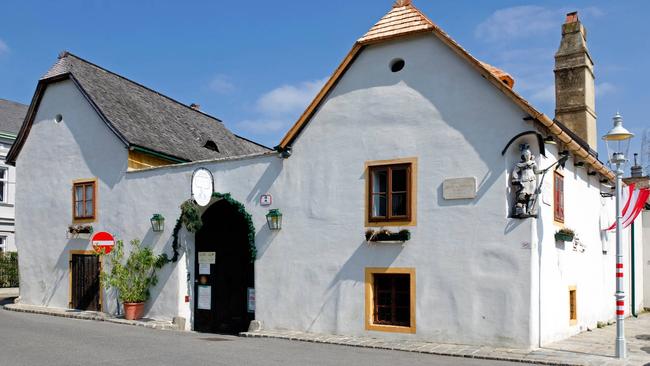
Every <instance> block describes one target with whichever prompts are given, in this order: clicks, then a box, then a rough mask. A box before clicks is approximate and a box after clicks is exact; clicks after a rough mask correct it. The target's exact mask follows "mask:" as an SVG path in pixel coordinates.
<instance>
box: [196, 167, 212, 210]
mask: <svg viewBox="0 0 650 366" xmlns="http://www.w3.org/2000/svg"><path fill="white" fill-rule="evenodd" d="M213 192H214V178H213V177H212V173H211V172H210V171H209V170H207V169H205V168H198V169H197V170H195V171H194V173H193V174H192V198H193V199H194V201H196V203H197V204H198V205H199V206H202V207H204V206H207V205H208V204H209V203H210V200H211V199H212V193H213Z"/></svg>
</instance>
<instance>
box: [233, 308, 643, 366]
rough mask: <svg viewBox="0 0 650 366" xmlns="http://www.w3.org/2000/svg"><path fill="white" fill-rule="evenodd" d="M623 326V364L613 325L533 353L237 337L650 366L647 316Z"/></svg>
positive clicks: (295, 336)
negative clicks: (616, 355) (617, 352)
mask: <svg viewBox="0 0 650 366" xmlns="http://www.w3.org/2000/svg"><path fill="white" fill-rule="evenodd" d="M625 327H626V331H625V333H626V339H627V348H628V357H627V359H626V360H624V361H622V360H617V359H615V358H614V339H615V335H616V326H615V325H611V326H607V327H605V328H602V329H594V330H593V331H588V332H583V333H581V334H578V335H576V336H574V337H571V338H569V339H566V340H563V341H560V342H556V343H551V344H549V345H547V346H545V347H542V348H539V349H534V350H524V349H512V348H495V347H487V346H469V345H458V344H442V343H431V342H419V341H408V340H404V341H388V340H380V339H376V338H369V337H348V336H338V335H326V334H316V333H305V332H296V331H283V330H261V331H257V332H245V333H241V336H244V337H264V338H279V339H288V340H295V341H304V342H316V343H327V344H339V345H346V346H354V347H366V348H378V349H389V350H399V351H407V352H419V353H428V354H435V355H444V356H456V357H469V358H479V359H489V360H503V361H516V362H527V363H535V364H542V365H589V366H591V365H594V366H595V365H598V366H609V365H616V366H620V365H637V366H642V365H649V366H650V314H642V315H640V316H639V317H638V318H628V319H627V320H626V322H625Z"/></svg>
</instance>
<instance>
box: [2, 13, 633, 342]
mask: <svg viewBox="0 0 650 366" xmlns="http://www.w3.org/2000/svg"><path fill="white" fill-rule="evenodd" d="M398 3H399V4H398V5H396V6H395V7H394V8H393V9H392V10H391V11H390V12H389V13H388V14H387V15H386V16H384V17H383V18H382V19H381V20H380V21H379V22H378V23H377V24H376V25H375V26H374V27H373V28H372V29H371V30H370V31H369V32H368V33H366V34H365V35H364V36H363V37H361V38H360V39H359V40H358V41H357V42H356V43H355V45H354V46H353V48H352V50H351V51H350V53H349V54H348V55H347V56H346V57H345V59H344V60H343V62H342V64H341V65H340V66H339V67H338V68H337V69H336V70H335V71H334V74H333V75H332V77H331V78H330V79H329V81H328V82H327V83H326V84H325V86H324V88H323V89H322V90H321V91H320V93H319V94H318V95H317V96H316V98H315V100H314V101H313V102H312V103H311V104H310V105H309V106H308V107H307V110H306V111H305V113H304V114H303V115H302V117H301V118H300V119H299V120H298V121H297V123H296V124H295V125H294V126H293V127H292V128H291V129H290V130H289V131H288V133H287V134H286V136H285V137H284V138H283V140H282V141H281V142H280V144H279V146H278V147H276V151H270V150H267V149H266V148H264V147H262V146H260V145H257V144H254V143H252V142H250V141H247V140H245V139H242V138H240V137H237V136H235V135H233V134H232V133H230V132H229V131H228V130H227V129H225V128H224V127H223V125H222V124H221V122H220V121H218V120H216V119H214V118H212V117H209V116H207V115H205V114H203V113H201V112H199V111H196V110H194V109H192V108H190V107H187V106H185V105H182V104H180V103H178V102H175V101H174V100H171V99H169V98H167V97H164V96H162V95H160V94H159V93H156V92H154V91H152V90H150V89H147V88H145V87H143V86H141V85H139V84H136V83H134V82H132V81H130V80H127V79H124V78H122V77H120V76H118V75H116V74H113V73H112V72H110V71H107V70H105V69H102V68H100V67H98V66H96V65H93V64H91V63H89V62H87V61H84V60H82V59H80V58H78V57H77V56H74V55H72V54H69V53H65V54H63V55H62V56H61V57H60V59H59V60H58V61H57V63H56V64H55V65H54V66H53V67H52V69H51V70H50V71H49V72H48V73H47V74H46V76H45V77H44V78H43V79H41V80H40V81H39V83H38V86H37V90H36V94H35V97H34V102H33V104H32V108H31V109H30V113H29V115H28V116H27V118H26V123H25V124H24V125H23V127H22V129H21V131H20V134H19V136H18V138H17V143H16V144H15V145H14V147H13V148H12V150H11V152H10V154H9V159H8V160H9V161H10V162H11V163H15V164H16V166H17V167H19V169H18V177H17V181H18V183H19V186H18V187H19V190H18V192H17V197H18V200H19V202H20V205H19V206H18V210H17V212H16V220H17V226H16V229H17V235H18V239H19V249H20V250H21V253H22V254H21V256H20V269H21V294H20V295H21V301H22V302H24V303H27V304H35V305H43V306H52V307H76V308H82V309H89V308H90V309H101V310H103V311H107V312H110V313H115V312H116V311H117V309H116V304H115V294H114V293H113V292H112V291H105V290H103V289H99V286H98V285H97V276H96V275H93V276H91V278H85V279H83V280H80V279H79V276H77V273H76V271H77V269H76V268H77V266H76V265H75V263H77V261H84V260H88V261H89V263H90V262H92V263H90V264H91V265H93V266H95V268H96V269H97V268H98V267H99V263H98V262H97V259H93V258H96V257H93V256H92V255H90V253H92V252H91V251H92V248H91V247H90V244H89V242H88V239H87V238H83V239H82V238H79V237H72V238H68V237H66V236H65V235H64V232H65V231H66V229H67V228H68V227H69V226H70V225H75V224H78V223H84V224H91V225H92V226H93V228H94V229H95V231H100V230H102V231H109V232H112V233H114V234H115V235H116V236H117V237H119V238H121V239H124V240H127V241H128V240H130V239H135V238H139V239H142V240H143V242H144V243H145V244H146V245H149V246H151V247H152V248H154V250H155V251H156V252H159V251H164V252H166V253H170V254H171V253H172V246H173V243H174V239H173V237H174V235H173V229H174V224H175V223H176V219H177V218H178V217H179V214H180V209H179V206H180V205H181V203H183V202H184V201H186V200H187V199H189V198H190V197H191V192H190V181H191V178H192V174H193V172H194V171H195V170H196V169H197V168H206V169H208V170H209V171H210V172H211V173H212V175H213V176H214V181H215V183H214V188H215V190H216V191H217V192H220V193H230V197H231V198H232V199H234V200H236V201H238V202H240V203H241V204H242V205H243V206H240V205H238V204H237V203H236V202H233V201H232V200H230V199H223V198H219V197H216V198H213V199H212V202H211V204H210V205H208V206H207V207H206V208H204V209H201V215H202V216H201V217H202V220H203V226H202V228H201V229H200V230H199V231H198V232H197V233H196V234H193V233H190V232H188V231H187V230H185V229H183V230H181V232H180V234H179V239H180V244H181V245H180V257H179V260H178V261H177V262H173V263H170V264H168V265H166V266H165V267H163V269H162V270H161V272H160V275H159V279H160V281H159V283H158V285H157V287H156V288H154V289H153V290H152V298H151V300H150V301H149V302H148V304H147V316H148V317H151V318H157V319H171V318H172V317H175V316H181V317H185V318H186V319H188V321H187V323H186V324H187V328H188V329H194V330H198V331H211V332H237V331H241V330H245V329H246V327H247V325H248V323H249V321H250V320H252V319H256V320H259V321H260V322H261V323H262V324H263V326H264V327H266V328H270V329H274V328H275V329H296V330H301V331H308V332H319V333H336V334H348V335H371V336H373V337H384V338H404V339H423V340H431V341H439V342H451V343H470V344H488V345H500V346H508V347H537V346H539V345H542V344H546V343H548V342H551V341H554V340H557V339H562V338H565V337H568V336H570V335H572V334H575V333H578V332H580V331H583V330H586V329H588V328H593V327H595V326H596V324H597V322H598V321H608V320H611V319H612V318H613V317H614V312H615V302H614V297H613V294H614V287H615V281H614V270H613V269H614V268H615V266H614V263H615V256H614V249H613V244H612V243H613V240H614V237H613V235H611V234H610V233H607V232H604V231H602V229H603V228H604V227H605V226H607V225H608V224H609V223H610V222H611V220H613V216H614V215H613V211H614V206H613V204H614V203H613V199H612V198H611V197H609V198H608V197H602V196H601V192H605V193H607V192H610V188H609V187H608V186H607V185H606V184H608V183H609V182H611V180H612V179H613V175H612V173H611V172H610V171H609V170H608V169H607V168H606V167H605V166H604V165H603V164H602V163H601V162H600V161H599V160H598V158H597V156H596V153H595V150H596V146H595V143H596V141H598V139H597V138H596V137H595V136H594V134H595V133H596V130H595V128H593V127H594V126H593V124H595V120H593V118H592V117H594V116H595V106H594V101H593V98H591V96H592V94H593V90H594V89H593V88H594V87H593V74H592V71H593V68H592V66H593V64H592V63H591V59H590V57H589V54H588V51H587V48H586V45H585V32H584V29H583V27H582V25H581V24H580V22H579V20H578V19H577V15H576V14H570V15H569V17H567V21H566V24H564V25H563V40H562V43H561V44H562V45H561V47H560V50H559V51H558V53H557V55H556V75H558V79H557V91H556V94H557V95H558V97H560V101H559V102H558V112H557V113H558V117H560V116H562V118H565V119H566V120H567V124H570V125H571V126H572V128H573V130H571V129H569V128H568V127H566V126H565V125H564V124H562V123H561V122H560V121H558V120H554V119H551V118H549V117H547V116H546V115H544V114H543V113H541V112H539V111H538V110H536V109H535V108H534V107H532V106H531V105H530V103H528V102H527V101H526V100H524V99H523V98H522V97H521V96H519V95H518V94H517V93H516V92H515V91H514V90H513V89H512V87H513V83H514V80H513V79H512V77H510V76H509V75H507V74H506V73H505V72H503V71H501V70H498V69H496V68H494V67H491V66H489V65H487V64H484V63H481V62H480V61H478V60H477V59H475V58H474V57H472V56H471V55H470V54H469V53H467V51H466V50H464V49H463V48H461V46H459V45H458V44H457V43H456V42H455V41H454V40H453V39H451V38H450V37H449V36H448V35H447V34H446V33H444V32H443V31H442V30H441V29H440V28H439V27H438V26H436V25H435V24H434V23H432V22H431V21H430V20H429V19H427V18H426V17H425V16H424V15H423V14H422V13H421V12H420V11H419V10H417V9H416V8H415V7H413V6H412V5H411V4H410V2H408V1H400V2H398ZM549 72H550V70H549ZM563 95H568V96H570V98H569V97H562V96H563ZM569 122H570V123H569ZM606 123H609V121H607V122H606ZM544 142H546V143H547V144H545V143H544ZM522 144H528V145H529V146H530V150H532V153H533V155H534V160H533V161H534V162H535V163H536V166H537V167H538V168H539V169H542V168H546V167H549V166H553V164H555V163H556V162H557V161H558V159H560V158H561V157H562V156H565V154H564V152H565V151H566V152H567V153H568V154H569V155H570V158H569V160H568V161H567V162H566V165H565V167H564V168H559V169H557V170H555V169H551V170H550V171H548V173H547V174H546V176H545V178H544V180H543V184H542V186H541V194H540V195H539V197H538V200H537V202H536V204H535V205H532V206H533V207H537V206H538V209H537V214H536V215H534V217H529V218H525V219H522V218H514V217H513V210H512V207H513V206H514V203H515V197H514V196H515V194H514V190H515V188H514V187H513V186H512V184H511V181H512V178H513V174H512V171H513V167H515V165H516V164H517V163H518V162H519V161H520V155H521V154H520V152H519V149H518V147H519V146H520V145H522ZM146 166H150V168H149V167H147V168H146V169H140V168H143V167H146ZM537 179H538V180H539V181H541V180H542V178H541V176H539V177H538V178H537ZM84 192H86V193H84ZM265 194H270V195H271V196H272V206H265V205H262V203H261V202H260V198H261V196H262V195H265ZM71 197H72V198H71ZM271 207H272V208H277V209H280V210H281V211H282V213H283V214H284V216H283V223H282V228H281V230H279V231H271V230H270V229H269V227H268V226H267V225H266V218H265V215H266V214H267V212H268V211H269V208H271ZM244 211H245V212H244ZM154 213H159V214H162V215H163V216H164V217H165V218H166V226H165V229H164V231H163V232H154V231H153V230H152V227H151V225H150V222H149V219H150V218H151V216H152V215H153V214H154ZM246 213H248V214H249V215H250V216H248V215H246ZM249 219H250V221H249ZM639 221H641V220H639ZM251 224H252V225H253V226H254V229H253V228H252V227H251ZM564 225H566V226H569V227H571V228H573V229H574V230H575V231H576V233H577V238H576V239H575V240H574V241H573V242H570V243H564V242H559V241H556V239H555V238H554V234H555V232H556V231H557V230H558V229H559V228H561V227H563V226H564ZM638 227H641V224H639V226H638ZM34 228H38V230H35V229H34ZM403 229H408V233H406V232H402V233H401V234H397V235H401V236H400V237H401V238H402V239H407V238H408V240H406V241H399V242H395V241H394V242H376V241H372V240H367V239H368V237H370V238H371V239H372V237H373V235H375V236H376V235H379V236H381V235H384V233H383V230H389V231H391V232H394V233H399V232H400V231H401V230H403ZM369 230H375V233H374V234H372V235H371V233H368V237H367V236H366V233H367V231H369ZM377 231H379V232H377ZM625 234H626V235H625V238H626V241H625V247H626V248H629V245H630V241H629V230H626V233H625ZM249 235H252V236H254V239H255V243H254V244H255V246H254V249H255V250H256V257H255V258H251V256H252V254H253V252H254V251H252V250H251V248H250V247H249V245H250V242H249V238H250V237H249ZM636 238H637V239H636V240H637V241H638V243H641V241H640V240H642V233H641V231H640V230H638V232H637V235H636ZM637 247H639V248H640V247H641V246H640V245H637ZM206 252H207V253H206ZM200 253H204V254H200ZM84 256H85V257H84ZM636 258H637V260H638V263H636V264H637V268H641V264H642V263H641V260H642V259H641V258H642V254H641V253H639V255H638V256H637V257H636ZM93 261H94V262H93ZM625 270H626V276H627V278H629V274H630V273H629V271H628V268H627V267H626V268H625ZM94 273H95V274H96V271H95V272H94ZM637 277H638V278H637V282H636V286H635V290H636V292H637V294H638V296H636V299H637V302H636V303H635V304H632V307H633V308H634V309H640V308H642V307H643V305H644V304H643V300H642V299H643V296H642V295H643V281H642V278H641V277H640V276H637ZM252 288H254V295H255V300H256V304H255V306H254V307H252V306H249V305H252V304H250V303H247V301H246V299H247V295H248V294H249V292H250V289H252ZM629 290H630V286H629V283H628V285H627V288H626V291H629ZM84 299H86V300H85V301H84ZM89 299H90V300H89ZM629 310H630V307H629V306H628V307H627V310H626V313H627V312H629Z"/></svg>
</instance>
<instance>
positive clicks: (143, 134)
mask: <svg viewBox="0 0 650 366" xmlns="http://www.w3.org/2000/svg"><path fill="white" fill-rule="evenodd" d="M65 74H71V75H72V76H73V77H74V79H75V80H76V81H77V82H78V84H79V85H80V86H81V88H82V89H83V91H84V92H85V93H86V94H87V95H88V97H89V98H90V99H91V100H92V102H93V103H95V105H96V106H97V108H98V109H99V110H100V112H101V113H102V114H103V115H104V116H105V117H106V119H107V120H108V122H109V123H110V124H111V125H112V126H113V127H114V128H115V130H117V132H118V134H120V135H122V137H123V138H124V139H125V140H126V141H127V142H128V143H129V144H130V145H137V146H140V147H144V148H147V149H150V150H154V151H156V152H160V153H163V154H167V155H170V156H173V157H177V158H181V159H184V160H188V161H195V160H203V159H212V158H224V157H230V156H240V155H247V154H254V153H261V152H266V151H269V149H268V148H266V147H264V146H262V145H259V144H256V143H254V142H251V141H249V140H247V139H244V138H241V137H239V136H237V135H235V134H233V133H232V132H230V131H229V130H228V129H227V128H226V127H225V126H224V125H223V123H222V122H221V121H220V120H218V119H216V118H214V117H212V116H209V115H207V114H205V113H202V112H200V111H197V110H195V109H192V108H190V107H189V106H187V105H185V104H182V103H179V102H177V101H175V100H173V99H171V98H169V97H167V96H164V95H162V94H160V93H158V92H156V91H154V90H151V89H149V88H147V87H145V86H143V85H140V84H138V83H136V82H134V81H131V80H129V79H126V78H124V77H122V76H120V75H117V74H115V73H113V72H110V71H108V70H106V69H104V68H101V67H99V66H97V65H95V64H92V63H90V62H88V61H86V60H84V59H81V58H79V57H77V56H75V55H73V54H71V53H68V52H64V53H62V54H61V56H60V57H59V59H58V61H57V62H56V64H54V66H52V67H51V68H50V70H49V71H48V72H47V73H46V74H45V75H44V76H43V78H42V79H41V80H46V79H50V78H53V77H57V76H60V75H65ZM208 140H212V141H214V142H215V143H216V145H217V148H218V151H214V150H211V149H208V148H205V147H204V145H205V143H206V142H207V141H208Z"/></svg>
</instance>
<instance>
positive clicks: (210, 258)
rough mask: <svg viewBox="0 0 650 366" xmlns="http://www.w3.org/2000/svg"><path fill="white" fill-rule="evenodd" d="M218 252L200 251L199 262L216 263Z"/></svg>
mask: <svg viewBox="0 0 650 366" xmlns="http://www.w3.org/2000/svg"><path fill="white" fill-rule="evenodd" d="M216 258H217V255H216V252H199V264H214V263H215V259H216Z"/></svg>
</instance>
